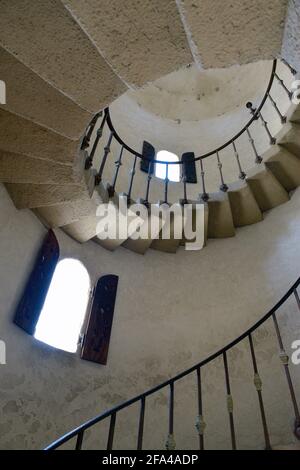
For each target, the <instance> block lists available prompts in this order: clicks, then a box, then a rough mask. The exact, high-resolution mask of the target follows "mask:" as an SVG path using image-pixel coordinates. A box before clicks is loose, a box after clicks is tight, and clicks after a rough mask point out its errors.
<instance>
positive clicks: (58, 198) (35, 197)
mask: <svg viewBox="0 0 300 470" xmlns="http://www.w3.org/2000/svg"><path fill="white" fill-rule="evenodd" d="M5 187H6V189H7V191H8V193H9V195H10V197H11V199H12V200H13V202H14V204H15V206H16V208H17V209H35V208H37V207H41V206H51V205H53V204H57V203H59V202H65V201H75V200H76V199H82V198H83V197H86V198H87V199H89V195H88V194H87V193H86V191H84V190H83V189H82V187H81V186H80V185H71V184H69V185H64V186H59V185H49V184H31V183H14V184H11V183H6V184H5Z"/></svg>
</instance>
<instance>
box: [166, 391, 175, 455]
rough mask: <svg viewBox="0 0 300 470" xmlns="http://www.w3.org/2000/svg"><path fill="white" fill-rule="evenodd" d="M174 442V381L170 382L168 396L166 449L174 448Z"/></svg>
mask: <svg viewBox="0 0 300 470" xmlns="http://www.w3.org/2000/svg"><path fill="white" fill-rule="evenodd" d="M175 448H176V442H175V439H174V382H170V398H169V434H168V438H167V441H166V449H167V450H174V449H175Z"/></svg>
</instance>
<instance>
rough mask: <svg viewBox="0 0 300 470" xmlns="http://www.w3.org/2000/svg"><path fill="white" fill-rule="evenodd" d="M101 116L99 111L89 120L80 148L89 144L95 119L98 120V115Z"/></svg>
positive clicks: (84, 147)
mask: <svg viewBox="0 0 300 470" xmlns="http://www.w3.org/2000/svg"><path fill="white" fill-rule="evenodd" d="M101 116H102V111H101V112H100V113H97V114H95V116H94V117H93V119H92V120H91V122H90V124H89V127H88V129H87V132H86V134H85V136H84V138H83V139H82V144H81V150H85V149H86V148H88V146H89V145H90V140H91V137H92V133H93V131H94V129H95V126H96V124H97V121H98V119H99V117H101Z"/></svg>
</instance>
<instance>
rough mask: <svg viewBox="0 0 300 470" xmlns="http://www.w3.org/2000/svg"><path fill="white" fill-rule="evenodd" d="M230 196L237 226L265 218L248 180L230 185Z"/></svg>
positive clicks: (254, 222)
mask: <svg viewBox="0 0 300 470" xmlns="http://www.w3.org/2000/svg"><path fill="white" fill-rule="evenodd" d="M227 194H228V198H229V202H230V206H231V212H232V218H233V224H234V226H235V227H243V226H244V225H251V224H256V223H257V222H260V221H261V220H263V214H262V211H261V210H260V207H259V205H258V203H257V201H256V199H255V196H254V194H253V192H252V190H251V187H250V186H249V184H248V182H247V181H241V180H240V181H237V182H235V183H232V184H229V185H228V192H227Z"/></svg>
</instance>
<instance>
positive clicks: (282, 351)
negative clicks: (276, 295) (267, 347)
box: [272, 313, 300, 439]
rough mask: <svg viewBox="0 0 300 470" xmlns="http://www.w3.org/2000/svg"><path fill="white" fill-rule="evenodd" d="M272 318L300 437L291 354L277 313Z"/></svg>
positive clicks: (296, 430) (295, 431)
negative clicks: (283, 338)
mask: <svg viewBox="0 0 300 470" xmlns="http://www.w3.org/2000/svg"><path fill="white" fill-rule="evenodd" d="M272 318H273V322H274V327H275V331H276V336H277V339H278V344H279V349H280V353H279V357H280V360H281V362H282V365H283V366H284V370H285V375H286V379H287V383H288V387H289V391H290V395H291V400H292V404H293V408H294V413H295V427H294V434H295V436H296V437H297V439H300V414H299V408H298V403H297V399H296V395H295V390H294V386H293V382H292V378H291V374H290V370H289V356H288V354H287V353H286V352H285V349H284V345H283V342H282V338H281V334H280V330H279V326H278V322H277V318H276V313H273V315H272Z"/></svg>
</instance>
